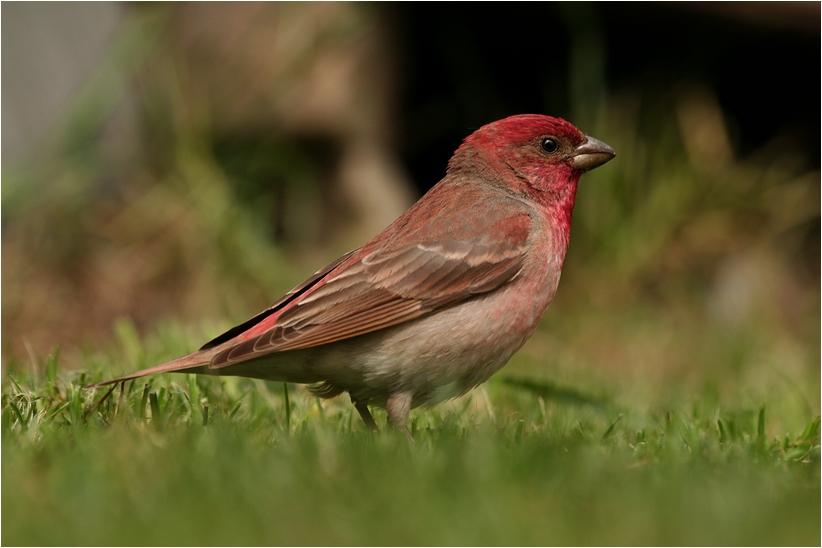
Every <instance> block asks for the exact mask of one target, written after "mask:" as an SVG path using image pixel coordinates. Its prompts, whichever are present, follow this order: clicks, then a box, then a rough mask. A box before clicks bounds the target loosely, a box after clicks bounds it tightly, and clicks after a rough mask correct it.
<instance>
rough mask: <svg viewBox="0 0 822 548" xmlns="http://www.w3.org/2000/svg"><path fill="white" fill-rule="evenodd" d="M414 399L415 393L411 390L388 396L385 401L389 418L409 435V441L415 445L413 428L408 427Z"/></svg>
mask: <svg viewBox="0 0 822 548" xmlns="http://www.w3.org/2000/svg"><path fill="white" fill-rule="evenodd" d="M412 399H414V394H412V393H410V392H398V393H396V394H391V395H390V396H388V401H387V402H385V410H386V411H388V420H389V421H390V423H391V424H393V425H394V426H395V427H396V428H397V429H398V430H402V431H404V432H405V435H406V436H407V437H408V442H409V443H410V444H411V445H414V436H412V435H411V430H409V429H408V414H409V413H410V412H411V400H412Z"/></svg>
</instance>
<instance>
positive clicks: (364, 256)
mask: <svg viewBox="0 0 822 548" xmlns="http://www.w3.org/2000/svg"><path fill="white" fill-rule="evenodd" d="M497 213H499V212H497ZM468 222H469V223H470V224H471V227H470V230H460V229H458V228H455V229H454V230H453V231H452V232H453V234H452V237H451V238H447V239H444V238H441V239H440V241H436V242H426V241H425V239H422V240H423V241H420V242H419V243H406V244H404V245H397V246H392V245H390V244H384V245H382V246H374V247H376V250H374V251H370V252H369V249H372V248H373V247H372V248H369V247H364V248H361V249H359V250H356V251H354V252H352V253H350V254H349V255H346V256H344V257H342V258H341V259H339V260H338V261H336V262H335V263H332V264H331V265H329V266H328V267H326V268H324V269H323V270H321V271H319V272H318V273H317V274H315V275H314V276H313V277H312V278H310V279H309V280H307V281H306V282H305V283H304V284H302V285H301V286H299V287H297V288H295V289H294V290H292V291H291V292H289V294H287V295H286V296H285V297H283V299H281V300H280V301H278V302H277V303H275V305H274V306H272V307H271V308H269V309H268V310H266V311H264V312H262V313H261V314H259V315H257V316H255V317H254V318H252V319H251V320H249V321H248V322H245V323H244V324H242V325H240V326H237V327H236V328H234V329H232V330H230V331H228V332H227V333H225V334H224V335H221V336H220V337H217V339H215V340H214V341H212V342H211V343H208V344H207V345H206V346H205V347H203V348H204V349H208V348H214V347H215V346H217V345H221V344H222V345H224V348H223V349H219V350H218V349H216V348H215V351H216V353H215V354H214V357H213V359H212V360H211V364H210V367H211V368H221V367H226V366H229V365H231V364H234V363H238V362H241V361H246V360H250V359H254V358H257V357H260V356H263V355H265V354H269V353H272V352H281V351H284V350H296V349H300V348H309V347H313V346H319V345H323V344H328V343H332V342H335V341H339V340H343V339H348V338H351V337H355V336H358V335H364V334H366V333H370V332H373V331H377V330H379V329H384V328H386V327H390V326H393V325H397V324H399V323H402V322H406V321H409V320H412V319H414V318H418V317H420V316H423V315H425V314H428V313H430V312H432V311H434V310H437V309H440V308H443V307H447V306H451V305H453V304H456V303H458V302H460V301H463V300H465V299H468V298H470V297H471V296H473V295H477V294H481V293H486V292H489V291H493V290H494V289H496V288H498V287H500V286H501V285H503V284H505V283H507V282H508V281H510V280H511V279H512V278H514V277H515V276H516V275H517V273H518V272H519V271H520V270H521V268H522V265H523V261H524V257H525V245H526V241H527V239H528V234H529V231H530V227H531V219H530V217H529V216H528V215H527V214H524V213H521V212H519V213H518V214H514V215H510V216H504V215H502V216H500V215H493V216H492V218H490V219H488V220H487V221H483V220H479V219H472V220H470V221H468ZM469 235H471V236H473V237H470V238H468V237H467V236H469ZM460 236H462V237H460ZM232 343H234V344H232Z"/></svg>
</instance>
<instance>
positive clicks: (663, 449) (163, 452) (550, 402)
mask: <svg viewBox="0 0 822 548" xmlns="http://www.w3.org/2000/svg"><path fill="white" fill-rule="evenodd" d="M166 328H168V326H166ZM121 331H123V332H127V331H128V329H127V328H125V327H121ZM128 337H129V336H128V335H125V336H124V341H125V340H128ZM152 339H153V340H151V341H148V343H147V344H146V345H145V346H146V347H158V346H162V345H163V344H164V343H162V341H158V340H157V339H156V338H152ZM168 347H169V351H170V352H171V353H173V352H175V351H176V350H177V348H176V344H174V343H172V344H169V345H168ZM121 352H126V353H134V352H138V353H139V352H141V350H140V349H139V348H135V347H133V346H129V344H125V342H124V343H123V344H122V345H120V346H117V347H114V348H113V350H112V355H110V356H108V357H109V358H113V357H114V356H116V355H117V354H119V353H121ZM520 365H522V364H520ZM514 371H515V372H516V371H517V367H516V366H515V368H514ZM100 376H101V374H100V371H99V369H98V370H94V371H85V372H61V371H60V370H59V360H58V358H57V357H55V356H52V357H50V358H49V359H48V360H47V361H46V362H45V363H44V365H43V370H42V371H40V372H39V375H38V378H39V380H36V379H35V377H34V374H33V372H32V370H31V369H26V368H22V367H20V366H18V368H17V369H16V372H15V373H13V374H10V375H9V376H8V377H7V381H6V382H5V384H4V387H3V396H2V398H3V399H2V432H3V439H2V441H3V446H2V447H3V461H2V466H3V486H2V489H3V494H2V496H3V501H2V502H3V532H2V535H3V538H2V541H3V543H4V544H12V545H13V544H44V545H49V544H68V545H73V544H90V545H98V544H114V545H128V544H137V545H139V544H166V545H169V544H170V545H178V544H187V545H191V544H203V545H214V544H226V545H238V544H268V545H273V544H296V545H303V544H326V545H328V544H330V545H334V544H387V545H395V544H446V545H452V544H479V545H487V544H505V545H512V544H514V545H516V544H539V545H545V544H730V545H740V544H757V545H761V544H818V542H819V530H820V529H819V527H820V521H819V516H820V498H819V494H820V492H819V479H820V477H819V418H818V417H812V416H809V417H807V418H806V423H805V425H804V428H803V429H800V430H797V431H793V432H781V433H780V434H779V435H770V434H766V432H768V431H769V430H770V429H769V428H768V423H769V421H771V419H770V417H769V414H768V413H769V412H768V406H767V405H766V404H765V403H764V402H760V403H759V404H758V405H757V406H754V407H744V406H743V407H734V405H733V404H738V403H739V402H722V403H723V404H719V403H710V402H712V401H714V399H713V398H712V396H710V395H705V394H693V395H692V397H691V399H690V401H683V402H679V403H672V404H671V407H669V408H667V409H664V408H660V409H658V410H655V411H647V410H644V409H643V406H642V405H639V404H638V405H636V406H631V405H625V404H624V403H622V402H620V401H618V400H619V398H615V397H614V395H615V393H616V390H609V389H603V388H602V387H601V386H600V387H599V388H597V386H598V383H597V382H596V381H593V382H589V383H581V384H578V385H576V386H567V385H562V384H552V383H549V382H540V381H534V380H531V381H525V380H523V379H522V378H519V377H517V376H516V375H514V374H513V373H512V374H508V375H506V373H505V371H504V372H503V373H502V374H500V375H498V376H497V377H495V378H494V379H492V381H491V382H489V383H488V385H487V386H486V387H483V388H481V389H478V390H475V391H473V392H472V393H470V394H469V395H468V396H466V397H463V398H461V399H459V400H456V401H453V402H449V403H448V404H445V405H443V406H440V407H438V408H435V409H420V410H415V411H414V412H413V413H412V419H411V425H412V430H413V432H414V436H415V438H416V444H415V445H414V446H409V445H408V443H407V441H406V439H405V437H404V436H403V435H399V434H398V433H397V432H395V431H393V430H390V429H389V430H386V431H384V432H382V433H381V434H379V435H376V436H372V435H370V434H369V433H368V432H367V431H366V430H365V428H364V427H363V425H362V424H361V422H360V419H359V417H358V416H357V414H356V412H355V411H354V410H353V407H352V406H351V405H350V403H349V402H348V401H346V400H345V398H338V399H335V400H330V401H326V402H320V401H318V400H317V399H316V398H314V397H313V396H311V395H310V393H308V392H307V391H306V390H304V389H302V388H300V387H295V386H289V387H288V394H289V397H288V398H287V399H286V397H285V392H284V385H282V384H277V383H266V382H262V381H249V380H243V379H236V378H207V377H195V376H186V375H164V376H158V377H156V378H149V379H140V380H138V381H134V382H131V383H127V384H126V386H125V387H124V390H123V391H122V392H121V391H120V389H119V388H118V389H117V390H115V391H114V393H113V394H112V396H111V397H110V398H109V399H108V400H106V402H105V403H104V404H103V405H102V406H101V407H100V408H99V409H98V410H97V411H95V412H92V413H90V414H89V412H90V410H91V409H92V407H93V405H94V403H95V401H96V400H99V398H100V397H101V396H102V391H101V390H97V391H94V392H89V391H85V390H83V389H82V388H81V386H82V385H83V384H84V383H87V382H90V381H92V380H97V379H99V378H100ZM377 419H378V421H380V422H383V421H384V420H385V417H384V414H382V413H378V415H377Z"/></svg>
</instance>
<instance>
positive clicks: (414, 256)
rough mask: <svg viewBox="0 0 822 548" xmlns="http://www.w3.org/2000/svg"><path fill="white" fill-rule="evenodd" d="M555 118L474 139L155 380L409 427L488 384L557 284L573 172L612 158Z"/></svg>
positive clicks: (511, 124) (530, 118) (498, 127)
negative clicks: (229, 381) (319, 263)
mask: <svg viewBox="0 0 822 548" xmlns="http://www.w3.org/2000/svg"><path fill="white" fill-rule="evenodd" d="M614 155H615V154H614V151H613V150H612V149H611V148H610V147H609V146H608V145H606V144H605V143H602V142H600V141H598V140H596V139H593V138H591V137H586V136H585V135H584V134H583V133H581V132H580V131H579V130H578V129H577V128H575V127H574V126H573V125H571V124H570V123H568V122H566V121H565V120H562V119H560V118H552V117H549V116H541V115H536V114H526V115H520V116H511V117H510V118H505V119H503V120H499V121H497V122H493V123H491V124H488V125H486V126H483V127H481V128H480V129H478V130H477V131H475V132H474V133H472V134H471V135H470V136H469V137H468V138H466V139H465V141H464V142H463V143H462V145H461V146H460V147H459V148H458V149H457V151H456V152H455V153H454V155H453V157H452V158H451V160H450V161H449V162H448V169H447V171H446V175H445V178H443V179H442V180H441V181H440V182H439V183H437V184H436V185H435V186H434V187H433V188H432V189H431V190H429V191H428V193H426V194H425V196H423V197H422V198H421V199H420V200H419V201H418V202H417V203H416V204H414V205H413V206H412V207H411V209H409V210H408V211H407V212H405V214H403V215H402V216H401V217H400V218H399V219H397V220H396V221H394V222H393V223H392V224H391V225H390V226H388V228H386V229H385V230H383V231H382V232H381V233H380V234H378V235H377V236H376V237H375V238H374V239H373V240H371V241H370V242H368V243H367V244H365V245H364V246H362V247H361V248H359V249H356V250H354V251H351V252H350V253H347V254H345V255H343V256H342V257H340V258H339V259H337V260H336V261H334V262H332V263H331V264H329V265H328V266H326V267H325V268H323V269H321V270H319V271H318V272H317V273H316V274H314V275H313V276H311V277H310V278H308V279H307V280H306V281H305V282H303V283H302V284H300V285H298V286H297V287H295V288H294V289H292V290H291V291H289V292H288V293H287V294H286V295H285V296H284V297H283V298H281V299H280V300H278V301H277V302H275V303H274V304H273V305H271V306H270V307H269V308H267V309H266V310H264V311H262V312H260V313H259V314H257V315H256V316H254V317H253V318H251V319H250V320H248V321H246V322H245V323H242V324H240V325H238V326H237V327H235V328H233V329H230V330H228V331H227V332H226V333H223V334H222V335H220V336H219V337H217V338H216V339H214V340H212V341H211V342H209V343H206V345H205V346H203V347H202V348H201V349H200V350H198V351H196V352H194V353H192V354H189V355H187V356H183V357H181V358H177V359H176V360H172V361H170V362H168V363H164V364H162V365H158V366H155V367H151V368H149V369H144V370H142V371H138V372H137V373H133V374H131V375H126V376H124V377H120V378H117V379H113V380H110V381H106V382H102V383H98V384H94V385H91V386H90V387H89V388H92V387H97V386H102V385H105V384H112V383H117V382H122V381H126V380H129V379H134V378H137V377H142V376H143V375H149V374H153V373H166V372H181V373H201V374H206V375H236V376H241V377H252V378H257V379H266V380H271V381H284V382H294V383H310V384H312V385H313V386H311V387H310V389H311V391H312V392H314V393H315V394H316V395H318V396H320V397H323V398H331V397H333V396H337V395H339V394H341V393H343V392H348V393H349V394H350V396H351V401H352V402H353V404H354V406H355V407H356V409H357V411H359V413H360V415H361V416H362V418H363V421H365V424H366V425H367V426H368V427H369V428H376V424H375V422H374V419H373V418H372V416H371V413H370V412H369V410H368V406H369V405H371V406H377V407H383V408H385V409H386V411H387V412H388V419H389V420H390V422H391V423H393V424H394V425H396V426H397V427H398V428H400V429H405V431H406V432H408V429H407V426H406V422H407V420H408V413H409V411H410V410H411V409H412V408H413V407H417V406H419V405H432V404H435V403H438V402H441V401H444V400H447V399H449V398H453V397H456V396H459V395H461V394H464V393H465V392H467V391H468V390H470V389H471V388H473V387H475V386H477V385H479V384H480V383H482V382H484V381H486V380H487V379H488V378H489V377H490V376H491V375H492V374H494V373H495V372H496V371H498V370H499V369H500V368H501V367H502V366H503V365H505V363H506V362H507V361H508V360H509V359H510V358H511V356H512V355H513V354H514V352H516V351H517V350H519V348H520V347H521V346H522V345H523V343H525V341H526V340H527V339H528V337H530V336H531V333H533V331H534V328H536V326H537V323H538V322H539V320H540V318H541V317H542V314H543V313H544V312H545V310H546V309H547V308H548V305H549V304H550V302H551V299H553V297H554V293H555V292H556V289H557V284H559V277H560V271H561V269H562V262H563V260H564V259H565V252H566V250H567V248H568V241H569V238H570V228H571V212H572V210H573V208H574V198H575V196H576V192H577V183H578V182H579V177H580V175H582V173H583V172H584V171H587V170H589V169H593V168H595V167H597V166H600V165H602V164H604V163H605V162H607V161H608V160H610V159H611V158H613V157H614Z"/></svg>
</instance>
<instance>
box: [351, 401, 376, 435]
mask: <svg viewBox="0 0 822 548" xmlns="http://www.w3.org/2000/svg"><path fill="white" fill-rule="evenodd" d="M351 403H353V404H354V408H355V409H356V410H357V412H358V413H359V414H360V417H362V421H363V422H364V423H365V426H366V428H368V429H369V430H371V431H372V432H378V431H379V428H377V423H376V422H375V421H374V417H372V416H371V411H369V410H368V406H367V405H366V404H364V403H362V402H358V401H357V400H355V399H354V398H351Z"/></svg>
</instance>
